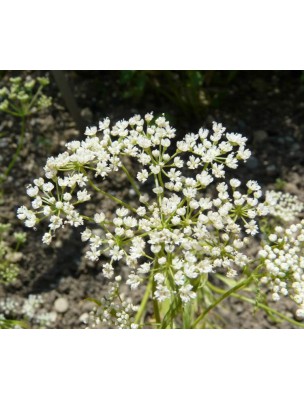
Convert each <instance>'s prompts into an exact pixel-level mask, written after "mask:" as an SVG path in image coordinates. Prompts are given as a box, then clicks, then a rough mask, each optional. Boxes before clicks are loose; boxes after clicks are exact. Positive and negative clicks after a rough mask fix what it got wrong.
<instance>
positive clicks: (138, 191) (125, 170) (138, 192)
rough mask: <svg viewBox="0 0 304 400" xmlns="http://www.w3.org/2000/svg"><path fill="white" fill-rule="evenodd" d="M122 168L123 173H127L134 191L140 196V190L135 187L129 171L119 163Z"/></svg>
mask: <svg viewBox="0 0 304 400" xmlns="http://www.w3.org/2000/svg"><path fill="white" fill-rule="evenodd" d="M121 168H122V170H123V171H124V173H125V174H126V175H127V177H128V179H129V182H130V183H131V185H132V187H133V189H134V190H135V192H136V193H137V195H138V197H140V196H141V193H140V190H139V189H138V187H137V184H136V182H135V181H134V179H133V178H132V176H131V175H130V174H129V171H128V170H127V168H126V167H125V166H124V165H121Z"/></svg>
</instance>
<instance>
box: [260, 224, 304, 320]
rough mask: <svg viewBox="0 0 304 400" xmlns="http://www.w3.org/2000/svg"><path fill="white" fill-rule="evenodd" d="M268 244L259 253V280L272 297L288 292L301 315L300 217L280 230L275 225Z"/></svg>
mask: <svg viewBox="0 0 304 400" xmlns="http://www.w3.org/2000/svg"><path fill="white" fill-rule="evenodd" d="M268 240H269V244H267V245H265V246H264V248H263V249H262V250H260V252H259V256H260V257H261V261H262V263H263V264H264V265H265V276H263V277H262V278H261V283H263V284H266V285H267V286H268V287H269V288H270V290H271V291H272V299H273V300H274V301H278V300H280V297H281V296H287V295H289V296H290V298H291V299H292V300H294V301H295V302H296V304H297V305H298V309H297V311H296V314H297V316H298V317H301V318H303V317H304V246H303V243H304V220H302V221H301V223H298V224H293V225H291V226H290V227H289V228H287V229H284V228H282V227H280V226H277V227H276V228H275V233H273V234H271V235H269V237H268Z"/></svg>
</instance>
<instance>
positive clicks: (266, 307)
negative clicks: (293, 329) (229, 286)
mask: <svg viewBox="0 0 304 400" xmlns="http://www.w3.org/2000/svg"><path fill="white" fill-rule="evenodd" d="M208 286H209V287H210V288H211V289H212V290H213V291H214V292H216V293H219V294H220V293H223V292H224V290H222V289H220V288H218V287H216V286H213V285H212V284H211V283H208ZM232 296H233V297H235V298H236V299H239V300H243V301H247V303H250V304H252V305H255V306H256V307H258V308H260V309H262V310H265V311H267V312H270V313H272V314H275V315H277V316H278V317H280V318H282V319H283V320H285V321H287V322H289V323H291V324H293V325H296V326H299V327H301V328H304V324H303V323H301V322H298V321H296V320H294V319H292V318H289V317H286V315H284V314H282V313H280V312H279V311H277V310H275V309H273V308H272V307H268V306H266V304H262V303H259V302H257V301H255V300H254V299H250V298H249V297H247V296H243V295H241V294H237V293H233V294H232Z"/></svg>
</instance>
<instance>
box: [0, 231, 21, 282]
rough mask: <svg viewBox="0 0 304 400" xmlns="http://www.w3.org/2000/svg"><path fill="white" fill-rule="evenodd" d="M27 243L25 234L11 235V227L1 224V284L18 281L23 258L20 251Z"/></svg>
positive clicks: (16, 233)
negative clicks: (19, 262) (20, 261)
mask: <svg viewBox="0 0 304 400" xmlns="http://www.w3.org/2000/svg"><path fill="white" fill-rule="evenodd" d="M12 236H13V237H12ZM25 241H26V234H25V233H22V232H15V233H14V234H13V235H11V225H10V224H0V283H3V284H5V285H6V284H9V283H12V282H14V281H15V280H16V278H17V276H18V274H19V265H18V261H19V259H20V258H21V257H22V254H21V253H18V250H19V247H20V246H21V245H23V244H24V243H25Z"/></svg>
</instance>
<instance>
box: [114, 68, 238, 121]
mask: <svg viewBox="0 0 304 400" xmlns="http://www.w3.org/2000/svg"><path fill="white" fill-rule="evenodd" d="M236 75H237V71H121V73H120V79H119V84H120V86H121V88H122V94H123V97H124V98H126V99H132V100H133V101H135V102H139V101H141V100H142V99H143V98H144V97H146V96H147V95H148V94H149V93H154V94H156V95H159V96H161V97H163V98H165V99H166V100H167V102H168V101H169V103H170V104H171V106H172V107H174V109H176V110H177V111H178V112H179V113H182V114H183V116H186V117H187V118H195V119H201V117H202V116H203V115H205V113H206V110H207V108H210V107H211V108H212V107H217V106H219V105H220V104H221V102H222V100H223V99H224V98H225V96H226V93H227V88H228V86H229V84H230V83H231V82H232V81H233V80H234V79H235V77H236ZM219 86H220V87H222V90H221V91H219V90H215V88H216V89H218V87H219ZM219 93H220V94H219Z"/></svg>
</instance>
